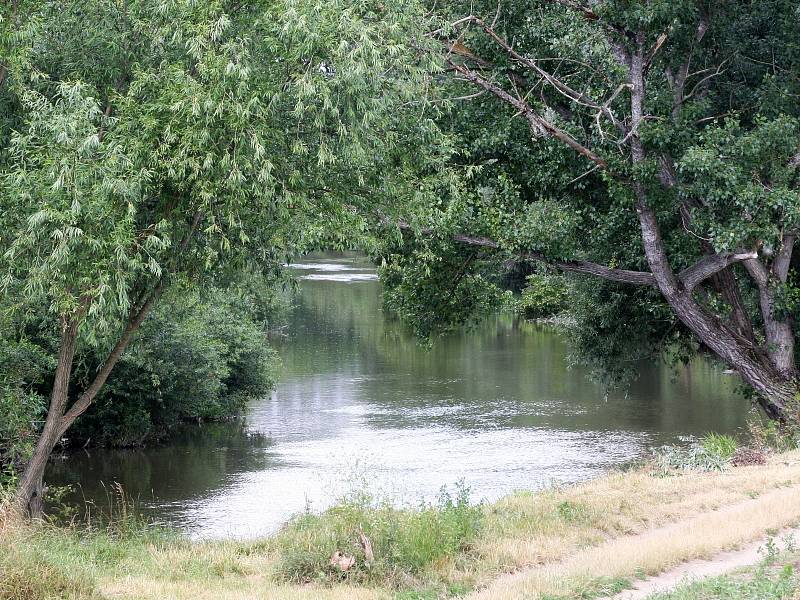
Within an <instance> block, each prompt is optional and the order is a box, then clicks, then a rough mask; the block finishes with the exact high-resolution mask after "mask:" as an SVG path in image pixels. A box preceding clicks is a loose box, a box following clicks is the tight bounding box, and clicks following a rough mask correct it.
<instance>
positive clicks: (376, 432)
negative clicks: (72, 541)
mask: <svg viewBox="0 0 800 600" xmlns="http://www.w3.org/2000/svg"><path fill="white" fill-rule="evenodd" d="M293 268H294V269H295V270H296V272H297V274H298V277H300V278H301V283H300V292H299V296H298V298H297V302H296V306H295V308H294V310H293V311H292V314H291V318H290V323H289V327H288V328H287V331H288V336H287V337H286V338H282V339H278V340H276V341H275V343H276V345H277V346H278V349H279V351H280V354H281V357H282V359H283V363H284V368H283V374H282V378H281V381H280V384H279V385H278V387H277V389H276V390H275V392H274V393H273V394H272V395H271V397H268V398H264V399H261V400H258V401H256V402H253V403H252V405H251V406H250V409H249V411H248V414H247V417H246V420H245V422H244V423H243V424H242V423H231V424H210V425H202V426H191V427H186V428H185V429H184V430H183V431H182V432H181V434H180V435H179V436H178V438H177V439H176V440H174V441H173V442H172V443H170V444H169V445H165V446H160V447H154V448H148V449H143V450H91V451H83V452H78V453H74V454H72V455H70V456H68V457H67V458H65V459H61V460H57V461H56V462H55V463H54V464H53V465H52V467H51V469H50V477H49V478H50V480H51V481H52V482H53V483H55V484H61V485H63V484H65V483H76V482H80V484H81V489H80V494H79V496H83V497H85V498H87V499H90V500H93V501H95V502H99V503H103V502H105V500H106V499H107V497H108V493H107V489H108V487H109V486H110V485H111V484H112V483H113V482H119V483H121V484H122V485H123V486H124V488H125V490H126V491H127V493H128V494H129V495H130V496H133V497H135V498H138V499H139V504H140V507H141V510H143V511H144V512H146V513H147V514H149V515H151V516H153V517H155V518H156V519H157V520H159V521H162V522H166V523H169V524H172V525H176V526H179V527H181V528H183V529H185V530H186V531H187V532H189V533H190V534H191V535H193V536H196V537H225V536H236V537H247V536H255V535H260V534H265V533H270V532H272V531H274V530H275V529H276V528H278V527H279V526H280V524H282V523H283V522H285V521H286V519H287V518H289V517H290V516H291V515H292V514H294V513H297V512H299V511H302V510H304V509H305V508H308V507H310V508H313V509H321V508H324V507H325V506H326V505H327V504H328V503H330V502H331V501H332V500H333V499H334V498H336V497H337V496H338V495H340V494H342V493H344V492H345V491H347V490H351V489H354V488H355V489H367V490H369V491H377V492H378V493H380V494H384V495H387V496H390V497H391V498H393V499H395V501H397V502H412V503H416V502H418V501H419V500H420V499H421V498H426V499H432V498H435V497H436V495H437V494H438V492H439V490H440V488H441V486H442V485H445V484H454V483H455V482H456V481H459V480H463V481H464V483H465V484H466V485H467V486H469V488H470V489H471V491H472V497H473V498H475V499H476V500H478V499H488V500H491V499H495V498H498V497H499V496H502V495H504V494H507V493H509V492H511V491H513V490H515V489H535V488H540V487H542V486H545V485H548V484H550V483H553V482H574V481H578V480H582V479H586V478H589V477H592V476H595V475H597V474H599V473H601V472H602V471H603V470H605V469H608V468H610V467H613V466H615V465H621V464H624V463H626V462H628V461H631V460H633V459H635V458H636V457H639V456H641V455H642V454H644V453H647V452H649V449H650V448H652V447H653V446H656V445H660V444H664V443H669V442H674V441H676V440H677V439H678V438H679V437H680V436H684V435H693V434H694V435H698V434H703V433H705V432H707V431H711V430H714V431H722V432H733V431H736V430H737V429H738V428H741V427H742V426H743V425H744V422H745V418H746V414H747V410H748V406H747V403H746V402H745V401H744V400H743V399H742V398H740V397H738V396H737V395H736V394H735V392H734V388H735V380H734V379H732V378H731V377H729V376H726V375H723V374H722V372H721V371H720V370H719V369H716V368H714V367H712V366H711V365H709V364H706V363H703V362H697V363H695V364H693V365H691V367H689V368H686V369H682V370H681V371H679V372H678V373H675V372H673V371H670V370H669V369H667V368H666V367H663V366H647V365H643V366H642V368H641V372H640V376H639V378H638V380H637V381H636V382H635V383H634V384H633V386H632V388H631V389H630V390H629V391H628V393H627V394H624V393H618V394H610V395H609V396H608V397H606V396H605V395H604V392H603V389H602V388H601V387H600V386H598V385H596V384H593V383H592V382H591V381H589V379H588V378H587V377H586V373H585V372H584V371H582V370H581V369H578V368H573V369H569V368H567V361H566V355H567V351H568V349H567V347H566V345H565V342H564V340H563V338H562V337H561V336H559V335H558V333H556V332H554V331H553V330H551V329H547V328H543V327H539V326H535V325H532V324H529V323H526V322H524V321H522V320H520V319H516V318H513V317H511V316H508V315H505V316H498V317H496V318H493V319H491V320H489V321H488V322H486V323H485V324H483V325H482V326H480V327H479V328H477V329H476V330H474V331H470V332H465V333H461V334H458V335H452V336H449V337H447V338H445V339H442V340H439V341H438V342H437V343H436V344H435V345H434V347H433V348H432V349H431V350H426V349H423V348H421V347H420V346H418V345H417V343H416V341H415V340H414V339H413V338H411V337H410V336H409V335H408V334H407V333H406V332H405V331H404V329H403V328H402V326H400V325H399V324H397V323H394V322H392V321H391V320H389V319H387V317H386V316H385V315H384V314H383V312H382V310H381V299H380V285H379V283H378V281H377V277H376V275H375V271H374V269H373V268H372V266H371V265H370V264H369V263H368V262H366V261H365V260H364V259H363V258H359V257H346V256H338V257H334V256H321V257H312V258H306V259H304V260H303V262H302V263H299V264H296V265H293ZM73 501H75V498H73Z"/></svg>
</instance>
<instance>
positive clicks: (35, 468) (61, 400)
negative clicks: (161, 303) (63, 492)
mask: <svg viewBox="0 0 800 600" xmlns="http://www.w3.org/2000/svg"><path fill="white" fill-rule="evenodd" d="M162 290H163V283H162V282H159V283H158V285H157V286H156V287H155V288H154V289H153V290H151V291H150V292H149V293H148V294H147V295H146V296H145V297H144V298H143V303H142V305H141V306H135V307H133V308H132V309H131V313H130V316H129V318H128V322H127V323H126V325H125V329H124V330H123V331H122V334H121V335H120V337H119V340H118V341H117V343H116V344H115V345H114V347H113V348H112V350H111V352H110V353H109V355H108V356H107V357H106V360H105V362H104V363H103V365H102V366H101V367H100V370H99V371H98V373H97V375H96V376H95V378H94V381H92V383H91V384H90V385H89V387H88V388H86V389H85V390H84V392H83V393H82V394H81V395H80V396H79V397H78V399H77V400H76V401H75V402H74V403H73V404H72V406H71V407H70V408H69V410H67V403H68V400H69V380H70V376H71V374H72V363H73V360H74V358H75V345H76V342H77V337H78V321H79V319H78V317H77V316H74V317H73V318H72V319H71V320H70V321H69V322H66V321H65V324H64V326H63V331H62V336H61V346H60V348H59V353H58V364H57V366H56V374H55V381H54V383H53V392H52V397H51V400H50V406H49V408H48V410H47V419H46V420H45V424H44V428H43V429H42V433H41V434H40V436H39V439H38V441H37V442H36V448H35V449H34V452H33V456H32V457H31V460H30V461H29V462H28V464H27V465H26V466H25V471H24V472H23V473H22V477H21V478H20V481H19V485H18V486H17V489H16V492H15V496H14V502H13V506H14V509H15V510H16V511H17V512H18V513H19V514H20V515H22V516H29V517H31V518H38V517H40V516H41V514H42V509H43V507H44V493H45V491H46V490H47V488H45V487H44V482H43V478H44V471H45V468H46V467H47V461H48V460H49V458H50V454H51V453H52V452H53V448H55V446H56V444H57V443H58V440H60V439H61V437H62V436H63V435H64V433H66V431H67V429H69V427H70V426H71V425H72V424H73V423H74V422H75V419H77V418H78V417H79V416H80V415H82V414H83V413H84V412H85V411H86V409H87V408H89V406H90V405H91V404H92V402H94V399H95V398H96V397H97V394H98V393H99V392H100V390H101V389H102V387H103V385H105V382H106V380H107V379H108V376H109V375H110V374H111V371H112V370H113V369H114V367H115V366H116V364H117V362H119V359H120V358H121V357H122V355H123V353H124V352H125V349H126V348H127V347H128V344H129V343H130V341H131V339H132V338H133V334H134V333H135V332H136V330H137V329H138V328H139V326H141V324H142V322H143V321H144V319H145V317H146V316H147V314H148V313H149V311H150V309H151V308H152V306H153V304H154V303H155V302H156V301H157V300H158V298H159V297H160V295H161V292H162Z"/></svg>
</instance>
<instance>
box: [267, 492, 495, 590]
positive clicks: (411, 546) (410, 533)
mask: <svg viewBox="0 0 800 600" xmlns="http://www.w3.org/2000/svg"><path fill="white" fill-rule="evenodd" d="M482 519H483V509H482V508H481V507H480V506H472V505H470V503H469V494H468V491H467V490H466V488H464V487H463V486H459V487H458V492H457V494H456V496H455V498H453V497H452V496H450V495H449V494H447V493H446V492H444V491H443V492H442V494H441V496H440V498H439V501H438V503H436V504H435V505H422V506H420V507H419V508H416V509H398V508H395V507H393V506H391V505H389V504H388V503H385V502H377V503H376V502H375V501H374V500H372V499H371V498H368V497H358V498H351V499H347V500H345V501H343V502H341V503H339V504H337V505H336V506H334V507H332V508H330V509H328V510H326V511H325V512H323V513H321V514H310V513H308V514H304V515H301V516H299V517H297V518H296V519H294V520H293V521H291V522H290V523H289V524H288V525H287V526H286V528H285V529H283V530H282V531H281V532H280V533H279V534H278V536H277V538H276V544H277V548H278V552H279V561H278V566H277V577H278V579H280V580H285V581H290V582H295V583H301V582H309V581H323V582H334V581H340V580H348V581H354V582H359V583H384V584H388V585H394V586H398V585H399V584H400V582H401V580H402V579H403V577H405V578H406V579H407V578H408V577H414V576H418V575H420V574H422V573H423V572H424V571H425V570H426V569H427V568H429V567H431V566H432V565H433V564H435V563H437V562H438V561H440V560H442V559H445V558H452V557H455V556H456V555H457V554H459V553H462V552H465V551H467V550H469V548H470V545H471V543H472V541H473V540H474V539H475V537H476V536H477V535H478V533H479V531H480V528H481V523H482ZM361 534H363V535H364V536H365V538H366V539H367V540H369V543H370V545H371V549H372V553H373V555H374V557H373V559H372V560H369V558H368V551H367V550H366V548H365V545H364V544H363V543H362V540H361ZM337 551H338V552H340V553H341V554H343V555H344V556H345V557H350V556H352V557H353V559H354V560H355V562H354V563H353V565H352V566H351V567H349V568H348V569H347V570H345V571H342V569H341V568H340V567H339V566H337V565H334V564H332V561H331V557H332V555H333V554H334V553H335V552H337Z"/></svg>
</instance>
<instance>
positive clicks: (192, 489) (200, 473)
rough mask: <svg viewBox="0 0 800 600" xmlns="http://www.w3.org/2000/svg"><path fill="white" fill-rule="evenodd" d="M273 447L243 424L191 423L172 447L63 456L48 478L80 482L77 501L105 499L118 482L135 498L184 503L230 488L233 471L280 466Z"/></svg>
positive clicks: (56, 482)
mask: <svg viewBox="0 0 800 600" xmlns="http://www.w3.org/2000/svg"><path fill="white" fill-rule="evenodd" d="M271 445H272V442H271V440H270V439H269V438H268V437H266V436H264V435H263V434H260V433H254V432H251V431H248V430H247V429H246V427H245V426H244V424H243V423H242V422H233V423H210V424H204V425H187V426H185V427H182V428H181V430H180V432H179V433H178V434H177V436H176V437H175V438H174V439H173V440H171V442H170V443H169V445H163V446H154V447H150V448H144V449H99V450H91V451H89V450H87V451H78V452H73V453H71V454H69V455H68V456H67V457H65V458H58V457H57V458H56V459H55V460H54V461H53V462H52V463H51V465H50V466H49V469H48V474H47V480H48V481H49V482H50V483H51V484H52V485H74V486H76V488H75V491H74V493H73V495H72V496H73V497H72V498H71V499H72V500H74V501H77V502H78V503H80V502H81V501H82V499H83V498H84V497H85V498H87V499H93V500H94V501H95V502H102V501H103V500H104V499H106V498H107V496H108V493H107V490H108V488H109V486H111V485H112V484H113V483H114V482H119V483H121V484H122V486H123V488H124V490H125V493H126V494H127V495H128V496H129V497H131V498H133V499H134V500H136V499H139V500H141V501H142V502H147V501H149V500H151V499H153V498H157V499H158V502H159V503H168V502H173V501H182V500H185V499H186V498H190V497H191V498H197V497H202V496H205V495H208V494H210V493H211V492H214V491H215V490H218V489H220V488H222V487H224V484H225V483H227V481H226V478H227V477H228V476H229V475H230V474H232V473H243V472H249V471H257V470H262V469H266V468H276V467H280V466H281V462H280V461H279V459H278V458H277V457H276V456H275V455H274V454H272V453H270V452H269V447H270V446H271ZM77 484H80V487H77Z"/></svg>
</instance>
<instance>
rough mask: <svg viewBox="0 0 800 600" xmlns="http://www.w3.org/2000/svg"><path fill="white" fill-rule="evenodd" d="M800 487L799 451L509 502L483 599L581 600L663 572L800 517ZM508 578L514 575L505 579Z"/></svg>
mask: <svg viewBox="0 0 800 600" xmlns="http://www.w3.org/2000/svg"><path fill="white" fill-rule="evenodd" d="M798 483H800V452H792V453H786V454H782V455H778V456H775V457H773V458H772V459H771V460H770V462H769V463H768V464H767V465H766V466H761V467H759V466H754V467H739V468H736V469H732V470H730V471H727V472H722V473H704V474H699V473H682V474H679V475H675V476H671V477H665V478H656V477H653V476H652V475H650V474H648V473H647V472H644V471H640V472H633V473H625V474H613V475H609V476H607V477H603V478H600V479H597V480H594V481H591V482H588V483H586V484H582V485H578V486H574V487H571V488H566V489H564V490H561V491H548V492H545V493H542V494H518V495H515V496H511V497H509V498H507V499H505V500H501V501H500V502H498V503H497V504H495V505H493V506H492V507H491V509H490V515H491V517H490V525H489V528H488V529H489V532H487V535H485V536H484V537H483V541H482V543H481V544H480V546H479V548H478V550H479V563H480V564H481V565H482V567H483V568H484V569H486V571H485V572H484V573H483V574H482V577H480V576H479V580H478V583H479V584H482V585H483V591H482V592H481V593H479V594H477V595H476V597H480V598H522V597H524V598H536V597H537V594H538V595H544V594H550V595H561V596H566V597H580V596H581V594H584V595H586V594H590V592H591V590H590V589H589V588H591V585H592V581H594V580H599V579H600V578H603V579H605V580H608V579H611V580H614V579H619V578H630V577H635V576H637V575H640V574H651V573H657V572H661V571H663V570H664V569H666V568H669V567H670V566H673V565H675V564H677V563H679V562H681V561H683V560H688V559H691V558H696V557H699V556H703V555H706V554H708V553H713V552H716V551H719V550H722V549H727V548H729V547H732V546H735V545H737V544H739V543H743V542H746V541H750V540H752V539H754V538H756V537H759V536H760V535H763V533H764V532H765V531H766V530H767V529H770V528H778V527H782V526H785V525H787V524H790V523H792V522H794V521H795V520H798V519H800V504H798V503H797V502H796V501H795V502H792V498H796V496H797V490H796V488H794V487H793V486H795V485H796V484H798ZM565 503H566V504H565ZM560 506H561V507H564V506H566V507H574V509H573V510H561V511H559V507H560ZM722 507H728V508H725V509H722V510H718V509H721V508H722ZM562 513H563V514H562ZM554 515H559V516H560V517H561V518H556V517H554ZM492 530H494V533H495V535H494V536H492V535H491V534H490V532H491V531H492ZM503 572H505V573H512V574H511V575H501V576H500V577H499V579H498V578H497V575H499V574H501V573H503ZM490 582H491V583H490Z"/></svg>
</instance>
